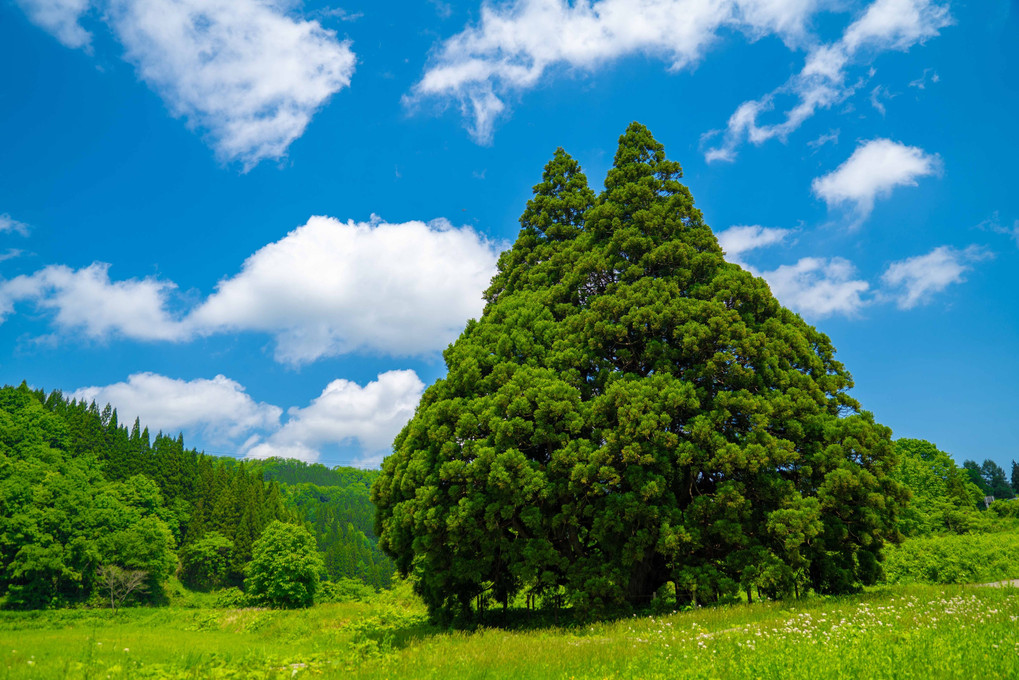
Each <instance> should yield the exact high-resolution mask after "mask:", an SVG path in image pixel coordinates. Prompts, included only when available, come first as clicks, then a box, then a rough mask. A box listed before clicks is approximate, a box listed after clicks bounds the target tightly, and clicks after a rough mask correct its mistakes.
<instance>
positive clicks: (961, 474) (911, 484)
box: [894, 439, 985, 536]
mask: <svg viewBox="0 0 1019 680" xmlns="http://www.w3.org/2000/svg"><path fill="white" fill-rule="evenodd" d="M895 449H896V451H897V452H898V457H899V466H898V468H897V469H896V470H895V473H894V474H895V477H896V478H897V479H898V481H899V482H901V483H902V484H903V485H904V486H905V487H906V488H908V489H909V491H910V499H909V502H908V503H907V505H906V507H905V508H904V509H903V511H902V513H901V516H900V518H899V530H900V531H901V532H902V533H903V534H905V535H906V536H927V535H930V534H935V533H942V532H952V533H965V532H967V531H970V530H972V529H975V528H978V527H979V526H980V525H981V524H984V523H985V522H982V521H981V518H980V517H979V516H978V513H977V504H978V503H980V504H982V503H983V495H984V494H983V493H982V492H981V490H980V489H979V488H977V486H976V485H974V484H973V482H972V481H970V477H969V475H968V474H966V471H965V470H962V469H960V468H959V467H958V466H956V464H955V461H954V460H953V459H952V457H951V456H949V455H948V454H947V453H945V452H944V451H941V450H940V449H938V448H937V447H936V446H935V445H934V444H931V443H930V442H927V441H924V440H922V439H897V440H896V441H895Z"/></svg>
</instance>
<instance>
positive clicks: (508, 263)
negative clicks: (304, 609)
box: [372, 124, 905, 615]
mask: <svg viewBox="0 0 1019 680" xmlns="http://www.w3.org/2000/svg"><path fill="white" fill-rule="evenodd" d="M680 177H681V169H680V167H679V165H678V164H677V163H675V162H672V161H669V160H667V159H666V157H665V154H664V151H663V149H662V147H661V145H660V144H658V142H656V141H655V140H654V139H653V138H652V137H651V134H650V133H649V132H648V131H647V129H646V128H644V127H643V126H640V125H638V124H633V125H631V126H630V127H629V128H628V129H627V131H626V133H625V134H624V135H623V136H622V137H621V138H620V144H619V149H618V151H617V153H616V156H615V161H614V165H613V167H612V169H611V170H610V171H609V173H608V176H607V178H606V181H605V190H604V191H603V192H602V193H601V194H600V195H599V196H598V197H597V198H596V199H594V200H592V198H591V193H590V190H589V189H588V188H587V184H586V179H584V176H583V174H582V173H581V172H580V169H579V167H578V166H577V165H576V163H575V161H573V160H572V159H571V158H569V156H568V155H566V154H565V152H562V151H561V150H560V151H558V152H557V153H556V155H555V157H554V158H553V159H552V161H551V162H550V163H549V165H548V166H546V168H545V173H544V174H543V178H542V179H543V181H542V183H541V184H539V185H537V186H536V187H535V197H534V198H533V199H532V200H531V201H530V202H529V203H528V206H527V209H526V210H525V212H524V215H523V217H522V219H521V225H522V229H521V233H520V237H519V239H518V241H517V243H516V244H514V247H513V249H512V250H511V251H509V253H507V254H504V255H503V257H501V258H500V262H499V271H498V273H497V274H496V276H495V278H494V279H493V282H492V286H491V287H490V288H489V290H488V291H487V293H486V300H487V302H488V304H487V306H486V308H485V312H484V315H483V316H482V317H481V319H479V320H477V321H471V322H469V323H468V325H467V328H466V329H465V330H464V332H463V334H462V335H461V336H460V338H459V339H458V340H457V341H456V342H455V343H454V344H453V345H452V346H450V348H449V349H448V350H447V351H446V352H445V354H444V357H445V360H446V365H447V368H448V375H447V376H446V377H445V378H443V379H440V380H438V381H437V382H436V383H435V384H433V385H432V386H431V387H429V388H428V390H426V392H425V394H424V396H423V397H422V400H421V403H420V405H419V407H418V410H417V412H416V414H415V416H414V418H413V419H412V420H411V421H410V423H408V425H407V426H406V427H405V428H404V429H403V431H402V432H401V433H400V434H399V436H398V437H397V439H396V442H395V444H394V453H393V455H391V456H390V457H388V458H387V459H386V461H385V462H384V464H383V470H382V474H381V476H380V477H379V478H378V479H377V480H376V482H375V483H374V485H373V487H372V500H373V501H374V502H375V504H376V506H377V515H376V523H375V528H376V533H377V534H378V535H379V536H380V544H381V545H382V547H383V548H384V549H385V551H386V552H387V553H388V554H389V555H390V556H392V557H393V559H394V560H395V561H396V564H397V567H398V568H399V570H400V571H401V572H402V573H405V574H410V573H413V574H414V575H415V576H416V579H415V587H416V588H417V590H418V592H419V593H420V594H421V595H422V596H423V598H424V599H425V602H426V603H427V604H428V606H429V608H430V610H431V611H432V612H433V614H437V615H449V614H454V613H457V612H460V613H464V612H466V611H467V610H468V609H469V607H470V604H471V602H472V601H474V600H475V598H477V597H478V596H481V598H482V600H484V599H488V598H492V599H495V600H497V601H503V602H506V601H507V600H508V599H509V597H510V596H511V595H512V594H513V593H516V592H520V591H522V590H524V591H527V592H531V593H537V594H543V593H544V594H548V595H549V596H550V597H551V598H552V599H553V601H555V602H557V603H558V602H560V601H561V600H562V594H565V595H566V596H567V597H568V598H569V599H570V600H571V601H572V602H573V603H575V604H577V605H580V606H604V605H609V604H616V603H630V604H640V603H642V602H647V601H648V600H649V599H650V598H651V597H652V595H653V594H654V593H655V592H656V591H657V590H658V589H659V588H660V587H661V586H662V585H663V584H665V583H666V582H669V581H671V582H672V583H673V584H674V586H675V589H676V595H677V597H678V598H679V599H680V600H683V601H689V600H690V599H692V598H693V599H696V598H699V599H702V600H703V599H705V598H708V599H710V598H715V597H719V596H722V595H726V594H729V593H732V592H733V591H734V590H735V589H736V588H740V587H742V588H744V589H746V590H747V591H748V593H749V592H750V589H751V588H752V587H756V588H758V590H760V591H763V592H766V593H770V594H773V595H781V594H784V593H786V592H792V591H793V590H795V589H797V588H800V587H803V586H807V587H812V588H814V589H815V590H817V591H820V592H845V591H847V590H851V589H853V588H855V587H857V586H859V585H860V584H866V583H873V582H874V581H875V580H876V579H877V578H878V576H879V575H880V569H879V565H878V560H879V557H880V551H881V547H882V545H883V544H884V542H885V541H887V540H894V539H896V538H897V533H896V530H895V519H896V512H897V510H898V508H899V507H900V506H901V504H902V503H903V501H904V499H905V491H904V490H903V488H902V486H901V485H900V484H898V483H897V482H895V481H894V480H893V479H892V478H891V477H890V476H889V473H890V471H891V469H892V468H893V467H894V466H895V455H894V449H893V447H892V445H891V441H890V431H889V430H888V428H885V427H883V426H881V425H879V424H877V423H875V422H874V419H873V417H872V416H871V414H869V413H868V412H866V411H863V410H862V409H861V408H860V405H859V404H858V403H857V402H856V401H855V400H854V399H853V398H851V397H850V396H849V395H848V393H847V391H848V390H849V389H850V388H851V387H852V384H853V383H852V379H851V377H850V375H849V373H848V372H847V371H846V370H845V368H844V367H843V366H842V364H840V363H839V362H838V361H836V360H835V358H834V355H835V350H834V348H833V347H832V345H831V342H830V340H829V339H828V338H827V337H826V336H825V335H823V334H822V333H820V332H818V331H817V330H816V329H814V328H813V327H811V326H809V325H808V324H806V323H805V322H804V321H803V320H802V319H801V318H800V317H799V316H797V315H795V314H793V313H792V312H790V311H788V310H787V309H785V308H783V307H782V306H781V305H780V304H779V303H778V302H777V301H776V300H775V298H774V297H773V296H772V295H771V293H770V291H769V289H768V286H767V284H766V283H765V282H764V281H763V280H761V279H759V278H756V277H754V276H753V275H751V274H750V273H748V272H746V271H744V270H743V269H741V268H740V267H738V266H737V265H734V264H730V263H727V262H726V261H725V260H724V257H723V253H722V251H721V249H720V248H719V246H718V243H717V241H716V239H715V237H714V235H713V234H712V232H711V230H710V228H708V226H707V225H706V224H704V222H703V219H702V216H701V214H700V212H699V211H698V210H697V209H696V208H695V207H694V205H693V199H692V197H691V195H690V192H689V191H688V190H687V188H686V187H685V186H683V185H682V184H681V183H680V182H679V178H680Z"/></svg>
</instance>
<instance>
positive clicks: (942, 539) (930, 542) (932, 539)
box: [884, 532, 1019, 583]
mask: <svg viewBox="0 0 1019 680" xmlns="http://www.w3.org/2000/svg"><path fill="white" fill-rule="evenodd" d="M884 568H885V575H886V579H887V580H888V582H889V583H989V582H992V581H1002V580H1006V579H1007V580H1011V579H1014V578H1016V577H1019V533H1016V532H994V533H982V534H967V535H965V536H959V535H954V534H947V535H941V536H926V537H923V538H913V539H910V540H908V541H904V542H903V543H902V544H901V545H897V546H893V547H891V548H889V549H888V551H887V557H886V560H885V564H884Z"/></svg>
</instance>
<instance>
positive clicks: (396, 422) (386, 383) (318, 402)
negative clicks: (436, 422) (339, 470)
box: [247, 370, 425, 465]
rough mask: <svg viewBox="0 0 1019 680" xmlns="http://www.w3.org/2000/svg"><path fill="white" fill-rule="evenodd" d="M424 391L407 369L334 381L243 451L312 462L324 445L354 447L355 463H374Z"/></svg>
mask: <svg viewBox="0 0 1019 680" xmlns="http://www.w3.org/2000/svg"><path fill="white" fill-rule="evenodd" d="M424 389H425V385H424V383H422V382H421V380H420V379H419V378H418V376H417V374H416V373H415V372H414V371H409V370H408V371H387V372H385V373H380V374H379V376H378V377H377V378H376V379H375V380H374V381H372V382H369V383H368V384H367V385H365V386H364V387H362V386H360V385H358V384H357V383H353V382H350V381H349V380H334V381H332V382H331V383H329V385H327V386H326V388H325V389H324V390H323V391H322V394H321V395H319V396H318V397H316V398H315V399H314V400H312V402H311V403H310V404H309V405H308V406H306V407H304V408H296V407H295V408H291V409H289V411H288V412H287V414H288V416H289V418H288V420H287V422H286V424H285V425H284V426H283V427H282V428H281V429H280V430H279V431H277V432H275V433H273V434H272V435H271V436H269V437H268V439H266V440H265V441H259V442H257V443H255V444H254V445H253V446H251V447H250V448H249V449H248V451H247V455H248V457H251V458H269V457H272V456H278V457H281V458H298V459H300V460H305V461H315V460H318V458H319V457H320V456H321V452H322V450H323V449H324V448H326V447H334V446H350V445H355V446H356V447H357V448H358V450H359V451H360V455H361V456H362V459H361V461H360V462H361V464H365V465H367V464H378V462H379V461H381V459H382V457H383V456H384V455H385V453H386V452H388V450H389V449H390V447H391V446H392V443H393V439H394V438H395V437H396V435H397V434H399V432H400V430H401V429H402V428H403V426H404V425H406V424H407V421H408V420H410V418H411V417H412V416H413V415H414V409H415V408H417V404H418V401H420V399H421V394H422V392H424Z"/></svg>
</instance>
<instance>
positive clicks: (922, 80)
mask: <svg viewBox="0 0 1019 680" xmlns="http://www.w3.org/2000/svg"><path fill="white" fill-rule="evenodd" d="M940 80H941V76H939V75H938V73H937V71H935V70H934V69H932V68H925V69H924V70H923V74H922V75H921V76H920V77H919V78H917V79H916V80H911V81H909V86H910V87H915V88H916V89H918V90H925V89H927V85H928V84H932V85H933V84H935V83H937V82H939V81H940Z"/></svg>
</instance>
